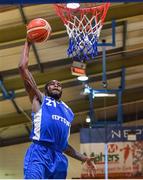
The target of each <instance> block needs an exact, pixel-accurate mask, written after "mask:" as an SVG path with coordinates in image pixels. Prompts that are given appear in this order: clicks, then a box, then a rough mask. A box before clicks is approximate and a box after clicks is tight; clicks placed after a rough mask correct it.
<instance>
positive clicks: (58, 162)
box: [19, 41, 95, 179]
mask: <svg viewBox="0 0 143 180" xmlns="http://www.w3.org/2000/svg"><path fill="white" fill-rule="evenodd" d="M30 46H31V43H30V42H28V41H26V42H25V45H24V49H23V53H22V58H21V61H20V63H19V72H20V75H21V77H22V79H23V81H24V85H25V88H26V91H27V93H28V95H29V97H30V100H31V102H32V131H31V136H30V137H31V140H32V141H33V143H32V144H31V146H30V147H29V149H28V150H27V153H26V155H25V160H24V178H25V179H65V178H66V175H67V167H68V160H67V158H66V156H65V155H64V154H63V153H65V154H67V155H69V156H71V157H73V158H75V159H77V160H80V161H81V162H85V163H86V164H87V165H88V169H89V172H90V173H91V171H92V172H93V174H94V175H95V166H94V164H93V162H92V158H88V157H86V156H84V155H82V154H80V153H79V152H77V151H76V150H75V149H74V148H73V147H72V146H70V145H69V144H68V137H69V130H70V126H71V123H72V121H73V118H74V114H73V112H72V110H71V109H70V108H69V107H68V106H67V105H66V104H65V103H64V102H63V101H61V100H60V98H61V95H62V86H61V83H60V82H58V81H57V80H51V81H50V82H48V83H47V84H46V85H45V93H44V94H43V93H41V92H40V90H39V89H38V88H37V86H36V83H35V81H34V79H33V77H32V74H31V73H30V72H29V70H28V61H29V60H28V59H29V50H30Z"/></svg>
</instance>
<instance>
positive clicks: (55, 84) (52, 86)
mask: <svg viewBox="0 0 143 180" xmlns="http://www.w3.org/2000/svg"><path fill="white" fill-rule="evenodd" d="M45 94H46V95H48V96H50V97H52V98H54V99H56V100H58V99H60V98H61V96H62V85H61V83H60V82H59V81H57V80H51V81H49V82H48V83H47V84H46V85H45Z"/></svg>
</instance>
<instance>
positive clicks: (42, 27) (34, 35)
mask: <svg viewBox="0 0 143 180" xmlns="http://www.w3.org/2000/svg"><path fill="white" fill-rule="evenodd" d="M51 30H52V29H51V26H50V24H49V23H48V22H47V21H46V20H45V19H42V18H37V19H33V20H32V21H30V22H29V24H28V25H27V38H28V41H30V42H33V43H40V42H45V41H47V39H48V38H49V37H50V35H51Z"/></svg>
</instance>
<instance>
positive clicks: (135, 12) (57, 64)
mask: <svg viewBox="0 0 143 180" xmlns="http://www.w3.org/2000/svg"><path fill="white" fill-rule="evenodd" d="M38 17H41V18H44V19H46V20H47V21H48V22H49V23H50V25H51V27H52V34H51V38H50V39H49V40H48V42H46V43H41V44H34V45H33V47H32V48H31V51H30V64H29V66H30V70H31V72H32V74H33V76H34V78H35V79H36V82H37V84H38V87H39V88H40V89H41V90H43V88H44V84H45V83H46V82H47V81H49V80H51V79H57V80H59V81H61V82H62V84H63V87H64V92H63V101H65V102H66V103H67V104H68V105H69V106H70V107H71V108H72V110H73V112H74V113H75V120H74V122H73V125H72V128H71V137H70V142H71V144H72V145H73V146H74V147H75V148H76V149H77V150H79V149H80V139H79V130H80V128H82V127H89V123H87V122H86V117H87V114H88V112H89V99H88V97H87V96H86V95H83V93H82V92H83V84H82V82H80V81H78V80H77V78H76V76H73V75H72V74H71V70H70V67H71V65H72V60H71V59H70V58H68V57H67V54H66V50H67V47H68V36H67V33H66V29H65V27H64V25H63V22H62V21H61V19H60V18H59V17H58V16H57V14H56V13H55V10H54V7H53V4H41V5H40V4H39V5H24V6H20V5H13V6H10V5H9V6H8V5H1V6H0V25H1V26H0V82H1V83H2V84H3V85H4V87H5V89H6V91H7V92H8V93H10V94H11V93H13V92H14V96H11V97H12V98H7V99H6V98H5V97H4V96H3V93H2V89H0V162H1V163H0V178H2V179H5V178H7V179H10V178H22V175H23V169H22V168H23V156H24V153H25V151H26V149H27V147H28V145H29V143H30V142H29V134H30V128H31V121H30V113H31V104H30V101H29V99H28V96H27V94H26V92H25V89H24V86H23V82H22V81H21V78H20V76H19V73H18V68H17V67H18V62H19V59H20V58H21V51H22V48H23V45H24V41H25V37H26V24H27V23H28V22H29V21H30V20H32V19H34V18H38ZM113 19H114V20H115V21H116V46H115V47H107V48H106V62H107V80H108V87H109V88H111V89H113V88H118V87H119V85H120V79H121V68H122V67H125V69H126V75H125V90H124V92H123V99H122V105H123V123H124V125H133V126H137V125H143V71H142V69H143V3H112V4H111V7H110V8H109V11H108V13H107V16H106V19H105V25H104V26H103V29H102V31H101V40H102V39H106V41H107V42H110V41H111V39H112V36H111V34H112V33H111V31H112V29H111V22H112V20H113ZM101 50H102V49H101V48H99V54H98V56H97V58H96V59H95V60H92V61H89V62H88V63H87V75H88V77H89V80H88V83H89V85H90V86H92V87H93V88H95V89H101V88H102V83H101V82H102V54H101ZM1 87H2V86H1ZM117 109H118V107H117V98H106V101H105V98H96V100H95V101H94V110H95V114H96V118H97V119H98V120H100V119H106V120H107V121H108V120H110V119H115V118H116V117H117ZM105 114H106V117H105ZM69 162H70V167H69V173H68V178H74V177H80V171H81V164H80V162H77V161H76V160H73V159H71V158H69Z"/></svg>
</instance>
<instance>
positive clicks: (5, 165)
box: [0, 133, 81, 179]
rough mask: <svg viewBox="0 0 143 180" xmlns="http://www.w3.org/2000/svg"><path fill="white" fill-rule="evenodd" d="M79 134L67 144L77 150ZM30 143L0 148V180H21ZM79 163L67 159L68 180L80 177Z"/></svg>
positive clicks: (71, 137) (72, 137)
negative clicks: (25, 155) (24, 159)
mask: <svg viewBox="0 0 143 180" xmlns="http://www.w3.org/2000/svg"><path fill="white" fill-rule="evenodd" d="M79 142H80V140H79V133H76V134H72V135H71V136H70V139H69V143H70V144H71V145H72V146H73V147H74V148H75V149H77V150H79V149H80V143H79ZM29 144H30V143H24V144H19V145H13V146H7V147H1V148H0V179H22V178H23V158H24V154H25V152H26V149H27V148H28V146H29ZM80 167H81V163H80V162H79V161H77V160H74V159H72V158H69V171H68V178H72V177H80Z"/></svg>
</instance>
